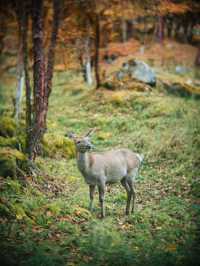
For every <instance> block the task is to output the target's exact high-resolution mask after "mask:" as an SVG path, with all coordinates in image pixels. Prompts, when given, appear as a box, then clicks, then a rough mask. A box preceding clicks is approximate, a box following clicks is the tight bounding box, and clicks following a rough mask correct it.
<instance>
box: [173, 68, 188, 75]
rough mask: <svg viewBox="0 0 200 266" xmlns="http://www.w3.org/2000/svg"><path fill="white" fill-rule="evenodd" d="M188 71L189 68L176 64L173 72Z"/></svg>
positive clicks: (182, 73)
mask: <svg viewBox="0 0 200 266" xmlns="http://www.w3.org/2000/svg"><path fill="white" fill-rule="evenodd" d="M188 71H189V69H188V68H186V67H184V66H176V68H175V72H176V74H178V75H185V74H186V73H187V72H188Z"/></svg>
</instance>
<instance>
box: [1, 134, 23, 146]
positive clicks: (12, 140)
mask: <svg viewBox="0 0 200 266" xmlns="http://www.w3.org/2000/svg"><path fill="white" fill-rule="evenodd" d="M18 145H19V143H18V141H17V138H16V137H9V138H5V137H2V136H0V147H11V148H18Z"/></svg>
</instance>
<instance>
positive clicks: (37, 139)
mask: <svg viewBox="0 0 200 266" xmlns="http://www.w3.org/2000/svg"><path fill="white" fill-rule="evenodd" d="M19 2H20V1H19ZM22 9H23V15H22V20H20V23H21V24H22V40H23V61H24V72H25V81H26V129H27V141H26V150H27V152H28V155H29V159H30V160H34V159H35V157H36V155H37V153H38V150H39V149H38V148H39V147H40V143H41V140H42V137H43V135H44V132H45V131H46V127H47V125H46V119H47V112H48V100H49V96H50V93H51V89H52V78H53V66H54V57H55V46H56V39H57V34H58V29H59V23H60V12H61V6H60V1H59V0H53V20H52V31H51V39H50V43H49V47H48V52H47V57H46V58H45V48H44V43H43V42H44V1H43V0H41V1H32V2H31V3H30V2H29V1H27V2H25V1H23V3H22ZM29 10H31V18H32V41H33V90H31V86H30V77H29V71H28V51H29V50H28V45H27V44H28V41H27V40H28V16H29ZM31 91H32V93H33V103H32V100H31Z"/></svg>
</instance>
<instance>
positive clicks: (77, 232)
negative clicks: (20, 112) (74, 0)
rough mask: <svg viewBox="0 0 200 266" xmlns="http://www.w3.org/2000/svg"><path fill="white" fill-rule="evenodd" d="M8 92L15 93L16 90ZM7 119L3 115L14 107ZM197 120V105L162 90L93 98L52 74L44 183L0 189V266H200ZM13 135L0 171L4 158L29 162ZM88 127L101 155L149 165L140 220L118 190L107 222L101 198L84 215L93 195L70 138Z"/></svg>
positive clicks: (142, 180)
mask: <svg viewBox="0 0 200 266" xmlns="http://www.w3.org/2000/svg"><path fill="white" fill-rule="evenodd" d="M76 76H77V75H76ZM7 89H9V90H10V91H12V85H10V86H9V87H8V88H7ZM1 93H2V92H1ZM4 107H5V108H4ZM1 109H2V110H3V111H4V113H6V112H7V111H6V110H8V106H7V107H6V106H2V107H1ZM199 117H200V105H199V102H198V101H197V100H194V99H191V98H187V97H186V98H179V97H175V96H171V95H167V94H166V93H165V92H164V91H162V90H161V89H160V91H159V90H156V89H155V90H153V91H152V92H143V93H142V92H135V91H133V90H124V91H120V92H119V91H116V92H111V91H106V90H99V91H97V92H95V91H92V90H89V89H88V88H87V87H84V85H83V83H82V82H81V81H80V77H79V76H77V77H75V75H74V74H73V73H67V74H65V73H58V74H56V76H55V79H54V86H53V91H52V95H51V99H50V107H49V115H48V133H47V134H46V136H45V139H44V147H45V153H44V155H43V156H41V157H38V158H37V164H38V165H39V166H40V168H41V169H42V172H43V174H40V175H39V176H37V175H36V176H32V177H31V176H30V177H29V176H27V177H26V178H27V181H28V182H27V184H26V185H24V184H22V183H21V182H20V181H19V180H18V179H16V178H11V177H7V178H1V179H0V183H1V185H0V215H1V218H0V238H1V243H0V253H1V260H2V261H3V264H2V265H29V266H32V265H34V266H35V265H44V266H46V265H48V266H51V265H52V266H55V265H71V266H72V265H82V266H83V265H117V266H120V265H121V266H124V265H138V266H139V265H148V266H149V265H150V266H151V265H152V266H159V265H162V266H163V265H166V266H167V265H180V266H182V265H197V264H198V261H199V254H200V250H199V246H198V232H199V231H198V230H199V226H200V224H199V221H200V208H199V196H200V186H199V181H200V180H199V176H200V169H199V165H200V153H199V150H200V120H199ZM11 125H12V126H10V125H9V127H8V128H7V130H6V131H5V132H6V133H5V134H2V138H5V139H6V141H7V142H4V145H2V146H4V147H3V148H2V149H1V153H0V163H2V159H1V156H2V153H3V154H4V155H5V154H6V155H7V157H9V156H11V157H12V160H11V161H12V163H13V164H16V160H19V159H23V158H21V153H20V152H19V151H17V150H15V151H16V153H14V152H13V151H14V148H15V149H16V148H17V149H19V147H17V146H16V145H15V144H16V143H15V141H14V140H16V139H15V138H16V136H15V134H13V133H12V134H11V132H13V124H11ZM92 127H96V128H97V132H96V134H94V138H93V143H94V145H95V147H96V149H97V150H105V149H110V148H112V147H117V146H118V147H128V148H131V149H132V150H134V151H137V152H142V153H144V155H145V163H144V165H143V167H142V169H141V172H140V175H139V177H138V179H137V184H136V188H137V201H136V204H137V205H136V212H135V214H134V215H130V216H129V217H126V216H124V210H125V201H126V195H125V191H124V189H123V188H122V187H121V186H120V185H113V186H109V187H108V191H107V193H106V214H107V217H106V218H105V219H104V220H101V219H99V213H100V209H99V205H98V197H97V194H96V198H95V209H94V212H93V213H90V212H89V211H88V202H89V197H88V186H87V185H86V184H85V183H84V180H83V178H82V177H81V175H80V173H79V172H78V169H77V166H76V162H75V159H74V147H73V145H72V143H71V142H70V141H69V140H68V139H67V138H66V137H64V135H65V133H67V132H70V131H74V132H76V133H77V134H82V133H84V132H86V131H87V130H88V129H89V128H92ZM2 138H1V139H0V143H3V141H1V140H2ZM19 139H20V138H19V136H17V143H18V142H19ZM12 142H13V143H14V144H12ZM0 145H1V144H0ZM5 150H6V152H5ZM8 155H9V156H8ZM13 158H14V159H13ZM8 175H10V176H11V175H12V173H11V174H10V173H9V174H8ZM13 176H15V173H14V174H13Z"/></svg>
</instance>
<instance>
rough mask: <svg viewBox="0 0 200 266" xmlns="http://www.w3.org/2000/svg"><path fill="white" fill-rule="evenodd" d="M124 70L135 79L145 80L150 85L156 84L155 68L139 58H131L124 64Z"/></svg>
mask: <svg viewBox="0 0 200 266" xmlns="http://www.w3.org/2000/svg"><path fill="white" fill-rule="evenodd" d="M123 70H124V71H125V72H127V73H128V74H129V75H130V76H131V77H132V78H133V79H136V80H139V81H141V82H144V83H146V84H148V85H151V86H155V85H156V75H155V72H154V70H153V69H152V68H151V67H150V66H149V65H147V64H146V63H144V62H142V61H139V60H135V59H133V60H129V61H128V62H126V63H124V64H123Z"/></svg>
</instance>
